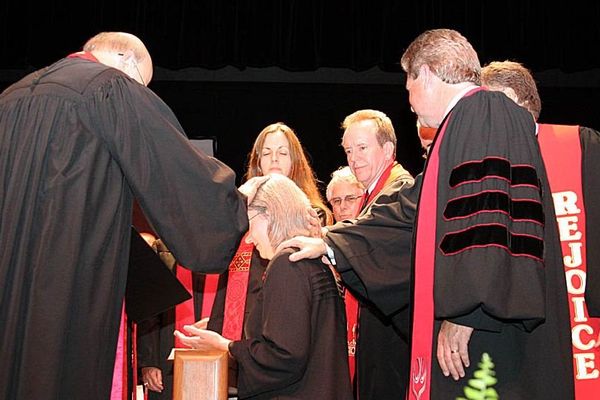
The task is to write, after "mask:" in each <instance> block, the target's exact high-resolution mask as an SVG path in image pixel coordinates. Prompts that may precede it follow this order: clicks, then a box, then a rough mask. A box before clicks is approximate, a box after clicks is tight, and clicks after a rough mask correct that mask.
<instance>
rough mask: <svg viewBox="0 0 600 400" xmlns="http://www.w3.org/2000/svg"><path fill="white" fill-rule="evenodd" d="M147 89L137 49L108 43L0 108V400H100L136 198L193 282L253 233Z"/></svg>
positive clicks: (25, 85)
mask: <svg viewBox="0 0 600 400" xmlns="http://www.w3.org/2000/svg"><path fill="white" fill-rule="evenodd" d="M151 78H152V60H151V58H150V54H149V53H148V51H147V49H146V47H145V46H144V44H143V43H142V42H141V40H140V39H139V38H137V37H135V36H134V35H131V34H128V33H124V32H103V33H100V34H98V35H96V36H94V37H93V38H91V39H90V40H89V41H88V42H87V43H86V44H85V46H84V48H83V51H82V52H78V53H74V54H71V55H69V56H68V57H65V58H63V59H61V60H59V61H57V62H56V63H54V64H52V65H50V66H48V67H46V68H43V69H40V70H39V71H36V72H33V73H31V74H29V75H28V76H26V77H24V78H23V79H22V80H20V81H19V82H17V83H15V84H13V85H12V86H10V87H9V88H7V89H6V90H5V91H4V92H3V93H2V94H1V95H0V160H1V161H0V163H1V164H2V167H1V168H0V182H1V184H0V215H1V216H2V217H1V218H2V223H1V224H0V243H2V247H3V250H2V252H0V282H2V285H0V299H1V300H0V301H1V303H0V321H2V329H1V333H0V354H2V363H0V398H3V399H56V400H62V399H83V398H87V399H92V398H93V399H107V398H108V397H109V394H110V391H111V378H112V372H113V365H114V360H115V349H116V344H117V334H118V326H119V317H120V315H121V306H122V300H123V295H124V292H125V281H126V277H127V261H128V256H129V243H130V232H131V222H132V208H133V200H134V198H135V199H136V200H137V201H138V202H139V204H140V205H141V207H142V209H143V211H144V213H145V215H146V216H147V217H148V219H149V221H150V223H151V224H152V226H153V228H154V229H155V231H156V233H157V234H159V235H160V237H161V238H162V239H163V240H164V241H165V243H166V244H167V245H168V247H169V249H171V250H172V251H173V253H174V254H175V255H176V257H177V259H178V260H180V261H181V263H182V264H183V265H185V266H186V267H188V268H190V269H192V270H195V271H201V272H220V271H222V270H223V269H224V268H226V266H227V264H228V262H229V260H230V259H231V257H232V255H233V253H234V252H235V249H236V248H237V246H238V244H239V240H240V237H241V234H242V233H243V232H245V231H246V230H247V229H248V220H247V216H246V198H245V196H243V195H242V194H241V193H240V192H239V191H238V190H237V189H236V187H235V175H234V173H233V171H231V170H230V169H229V168H228V167H227V166H225V165H224V164H222V163H221V162H219V161H217V160H215V159H213V158H210V157H208V156H206V155H205V154H203V153H201V152H200V151H197V150H195V149H194V147H193V146H192V145H191V144H190V143H189V140H188V139H187V137H186V136H185V134H184V132H183V129H182V127H181V125H180V124H179V122H178V121H177V119H176V117H175V115H173V113H172V112H171V110H170V109H169V107H168V106H167V105H166V104H165V103H164V102H163V101H161V100H160V99H159V98H158V97H157V96H156V95H155V94H154V93H153V92H152V91H151V90H149V89H148V88H147V87H146V85H147V84H148V83H149V82H150V79H151Z"/></svg>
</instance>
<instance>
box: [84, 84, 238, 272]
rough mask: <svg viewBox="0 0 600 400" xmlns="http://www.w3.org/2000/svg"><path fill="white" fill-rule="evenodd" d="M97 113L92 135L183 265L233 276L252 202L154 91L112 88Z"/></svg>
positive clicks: (100, 95) (100, 97)
mask: <svg viewBox="0 0 600 400" xmlns="http://www.w3.org/2000/svg"><path fill="white" fill-rule="evenodd" d="M111 82H112V84H111V85H103V86H101V87H100V88H98V90H97V91H96V93H95V96H94V97H93V100H92V101H91V102H90V104H89V107H90V108H95V109H96V110H91V111H90V112H87V113H86V114H87V115H88V116H90V117H89V118H90V120H87V121H86V120H85V119H82V120H83V121H84V123H89V124H90V126H92V127H94V129H91V128H90V132H93V131H100V132H101V135H102V138H101V139H102V140H103V141H104V142H105V145H106V146H107V148H108V149H109V151H110V152H111V155H112V157H113V158H114V159H115V160H116V161H117V162H118V164H119V166H120V167H121V169H122V171H123V174H124V176H125V181H124V182H122V183H117V182H110V184H122V185H124V186H127V187H129V188H130V190H131V191H132V193H133V195H134V196H135V198H136V199H137V200H138V202H139V204H140V206H141V208H142V209H143V211H144V214H145V215H146V217H147V218H148V220H149V222H150V223H151V225H152V226H153V229H154V230H155V231H156V232H157V233H158V235H159V236H160V237H161V239H162V240H163V241H164V242H165V243H166V244H167V247H168V248H169V249H170V250H171V251H172V252H173V254H174V255H175V256H176V258H177V260H178V261H179V262H180V264H181V265H183V266H185V267H187V268H190V269H192V270H195V271H199V272H206V273H212V272H222V271H224V270H225V269H226V268H227V265H228V264H229V261H230V260H231V257H232V256H233V254H234V253H235V250H236V249H237V246H238V243H239V240H240V238H241V236H242V234H243V233H244V232H246V231H247V229H248V220H247V216H246V204H245V203H246V199H245V196H243V195H242V194H241V193H240V192H238V190H237V189H236V185H235V174H234V172H233V171H232V170H231V169H230V168H228V167H227V166H226V165H225V164H223V163H221V162H220V161H218V160H217V159H215V158H212V157H209V156H207V155H206V154H204V153H203V152H202V151H200V150H197V149H195V148H194V147H193V146H192V145H191V144H190V142H189V140H188V139H187V137H186V136H185V134H184V131H183V128H182V127H181V125H180V124H179V122H178V121H177V119H176V117H175V115H174V114H173V112H172V111H171V110H170V109H169V107H168V106H167V105H166V104H165V103H164V102H163V101H162V100H160V99H159V98H158V97H157V96H156V95H155V94H154V93H153V92H152V91H151V90H150V89H148V88H146V87H144V86H142V85H139V84H136V83H135V82H133V81H131V80H129V79H127V78H125V77H120V78H119V77H118V78H115V79H113V80H111Z"/></svg>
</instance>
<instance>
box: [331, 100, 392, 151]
mask: <svg viewBox="0 0 600 400" xmlns="http://www.w3.org/2000/svg"><path fill="white" fill-rule="evenodd" d="M365 120H371V121H373V122H374V123H375V125H376V126H377V143H379V145H380V146H383V145H384V144H386V143H387V142H391V143H392V144H393V145H394V150H395V149H396V143H397V139H396V132H395V131H394V125H392V120H391V119H390V118H389V117H388V116H387V115H385V114H384V113H382V112H381V111H377V110H370V109H365V110H358V111H355V112H353V113H352V114H350V115H348V116H347V117H346V118H344V122H342V129H344V130H346V129H348V127H349V126H350V125H352V124H354V123H356V122H361V121H365Z"/></svg>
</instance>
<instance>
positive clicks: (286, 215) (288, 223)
mask: <svg viewBox="0 0 600 400" xmlns="http://www.w3.org/2000/svg"><path fill="white" fill-rule="evenodd" d="M248 209H249V210H252V209H253V210H256V211H259V212H263V213H265V214H266V216H267V220H268V224H269V225H268V229H267V235H268V237H269V240H270V241H271V246H273V248H274V249H275V248H277V246H279V245H280V244H281V242H283V241H284V240H287V239H291V238H293V237H294V236H299V235H301V236H312V237H319V234H320V232H319V230H318V229H317V230H315V229H314V226H315V225H316V226H319V223H318V222H316V221H314V220H315V219H316V217H315V216H314V215H312V214H311V212H310V209H311V205H310V202H309V201H308V197H307V196H306V194H305V193H304V192H303V191H302V190H301V189H300V188H299V187H298V185H296V184H295V183H294V182H293V181H292V180H291V179H289V178H287V177H285V176H283V175H279V174H272V175H270V177H269V179H268V180H267V181H265V182H264V183H263V184H262V185H261V186H260V187H259V188H258V190H257V191H256V195H255V196H254V199H253V200H252V203H250V205H249V206H248ZM311 221H312V223H311Z"/></svg>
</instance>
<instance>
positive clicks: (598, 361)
mask: <svg viewBox="0 0 600 400" xmlns="http://www.w3.org/2000/svg"><path fill="white" fill-rule="evenodd" d="M538 139H539V142H540V148H541V150H542V156H543V159H544V163H545V165H546V171H547V173H548V180H549V181H550V190H552V198H553V200H554V208H555V211H556V221H557V223H558V230H559V234H560V242H561V246H562V252H563V263H564V266H565V276H566V282H567V291H568V295H569V311H570V314H571V338H572V342H573V368H574V374H575V398H576V399H577V400H588V399H589V400H592V399H598V396H599V393H600V347H599V345H600V343H598V335H599V333H600V319H599V318H590V317H589V315H588V312H587V307H586V305H585V297H584V294H585V280H586V271H587V268H586V262H587V260H586V237H585V234H586V229H585V224H586V218H585V207H584V203H583V189H582V176H581V144H580V140H579V127H578V126H562V125H539V131H538Z"/></svg>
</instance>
